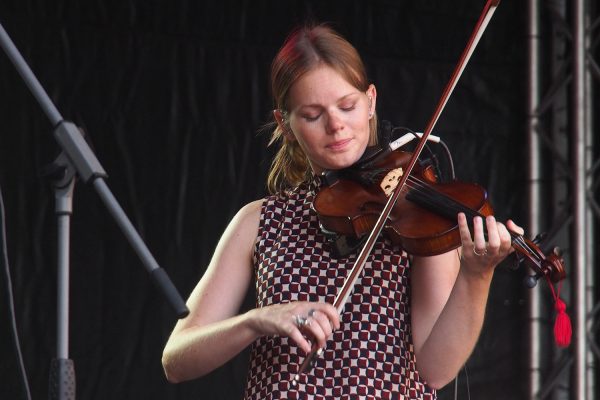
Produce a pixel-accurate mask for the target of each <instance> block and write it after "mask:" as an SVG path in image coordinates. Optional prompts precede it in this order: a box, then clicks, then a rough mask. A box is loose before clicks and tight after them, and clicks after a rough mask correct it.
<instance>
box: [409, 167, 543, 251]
mask: <svg viewBox="0 0 600 400" xmlns="http://www.w3.org/2000/svg"><path fill="white" fill-rule="evenodd" d="M406 186H407V188H408V189H405V188H402V189H403V190H404V191H405V196H406V195H408V194H409V193H410V192H411V191H413V192H414V193H418V195H419V201H422V202H423V203H425V205H428V206H430V207H432V208H434V209H435V210H440V208H441V209H442V210H444V211H445V212H446V213H448V214H447V215H455V214H456V213H458V212H463V213H465V215H466V216H467V218H468V219H470V220H472V219H473V217H475V216H479V217H482V218H485V216H484V215H483V214H481V213H480V212H478V211H476V210H473V209H472V208H469V207H467V206H465V205H464V204H462V203H460V202H458V201H456V200H454V199H453V198H451V197H450V196H448V195H446V194H445V193H442V192H439V191H438V190H435V189H434V188H433V187H431V185H429V184H428V183H427V182H424V181H422V180H420V179H419V178H415V177H414V176H409V178H408V180H407V183H406ZM484 234H485V232H484ZM509 234H510V236H511V239H512V241H513V242H514V243H516V244H517V245H519V246H520V247H521V248H522V249H524V250H525V251H527V253H529V254H530V255H531V256H532V257H534V258H535V259H536V260H537V261H538V262H539V256H538V254H537V252H535V251H533V249H531V247H530V246H529V244H528V243H527V242H526V241H525V240H524V238H523V235H520V234H517V233H514V232H512V231H509ZM486 236H487V235H486Z"/></svg>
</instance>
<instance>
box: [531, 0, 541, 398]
mask: <svg viewBox="0 0 600 400" xmlns="http://www.w3.org/2000/svg"><path fill="white" fill-rule="evenodd" d="M538 2H539V0H528V81H529V82H528V84H529V87H528V91H527V92H528V104H527V110H528V119H527V144H528V146H527V151H528V166H527V173H528V186H529V187H528V202H529V206H528V210H529V218H528V221H527V227H528V230H529V231H530V232H536V233H537V232H540V228H541V227H540V220H541V217H540V211H541V210H540V204H541V201H540V199H541V187H540V180H541V176H540V140H539V136H538V134H537V132H536V128H537V126H538V124H539V117H538V114H537V113H538V106H539V103H540V87H539V70H540V61H539V47H540V44H539V42H540V37H539V15H540V10H539V6H538ZM528 294H529V302H528V305H529V307H528V313H529V385H528V386H529V387H528V389H529V392H528V397H529V399H532V400H533V399H535V398H536V396H537V394H538V393H539V392H540V387H541V380H542V379H541V371H540V364H541V360H540V354H541V351H540V340H539V338H540V332H541V328H540V314H541V312H540V301H541V300H540V292H539V290H529V291H528Z"/></svg>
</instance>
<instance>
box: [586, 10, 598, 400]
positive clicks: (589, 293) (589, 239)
mask: <svg viewBox="0 0 600 400" xmlns="http://www.w3.org/2000/svg"><path fill="white" fill-rule="evenodd" d="M592 11H594V10H592V7H591V4H590V2H589V1H588V2H587V3H586V9H585V11H584V12H585V15H584V18H585V22H584V27H585V32H586V35H585V38H584V56H583V57H584V60H586V58H587V56H588V55H589V54H590V50H591V38H590V35H591V34H592V32H590V30H589V29H590V26H591V15H592ZM584 62H585V61H584ZM583 80H584V82H585V84H584V96H585V129H584V141H585V150H584V151H585V152H584V165H585V166H584V168H585V171H592V168H593V162H594V138H593V125H594V124H593V120H592V115H593V111H592V110H593V109H594V107H593V103H594V100H593V99H594V93H593V86H592V85H593V82H592V73H591V70H590V64H589V62H585V69H584V78H583ZM593 178H594V177H593V175H592V174H591V173H586V178H585V191H586V195H587V193H588V191H589V190H590V189H591V188H592V187H593V184H594V182H593V181H594V179H593ZM589 196H591V197H592V198H593V193H589ZM589 201H590V199H588V200H587V201H586V203H585V204H586V210H585V220H586V221H588V222H587V224H586V231H585V233H584V234H585V238H586V240H585V251H586V255H585V257H586V260H587V265H588V268H586V282H587V289H586V294H585V300H586V307H587V308H586V310H593V308H594V304H595V301H596V296H595V292H596V285H595V282H596V280H595V279H596V277H595V275H596V274H595V272H594V266H595V265H596V262H595V261H596V257H595V252H596V246H595V243H596V242H595V241H594V224H593V223H592V222H591V221H594V218H595V216H594V212H593V210H592V207H591V206H590V205H589ZM586 315H587V314H586ZM593 323H594V317H593V316H592V317H590V318H589V320H588V322H587V324H586V332H591V331H592V326H593ZM588 339H589V340H593V339H591V338H589V337H588ZM587 349H588V350H587V367H586V368H587V378H586V379H587V381H586V382H587V388H586V391H587V398H588V399H595V398H596V395H595V393H596V358H595V356H594V353H593V352H592V351H591V348H590V347H589V346H588V347H587Z"/></svg>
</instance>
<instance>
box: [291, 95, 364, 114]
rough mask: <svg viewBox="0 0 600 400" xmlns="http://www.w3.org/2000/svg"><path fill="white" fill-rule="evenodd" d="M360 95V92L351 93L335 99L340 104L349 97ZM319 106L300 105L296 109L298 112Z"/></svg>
mask: <svg viewBox="0 0 600 400" xmlns="http://www.w3.org/2000/svg"><path fill="white" fill-rule="evenodd" d="M358 94H360V92H352V93H348V94H347V95H344V96H342V97H340V98H339V99H337V101H336V103H339V102H342V101H344V100H345V99H346V98H348V97H351V96H355V95H358ZM320 107H321V104H302V105H300V106H298V107H297V109H298V110H300V109H303V108H320Z"/></svg>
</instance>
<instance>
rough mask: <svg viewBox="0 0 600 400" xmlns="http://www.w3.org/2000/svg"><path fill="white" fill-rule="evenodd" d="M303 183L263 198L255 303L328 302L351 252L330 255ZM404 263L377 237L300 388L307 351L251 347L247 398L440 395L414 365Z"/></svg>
mask: <svg viewBox="0 0 600 400" xmlns="http://www.w3.org/2000/svg"><path fill="white" fill-rule="evenodd" d="M313 197H314V190H312V189H310V187H309V185H301V186H300V187H299V188H297V189H296V190H294V191H293V192H291V193H287V194H285V195H281V196H271V197H268V198H267V199H266V200H265V202H264V203H263V206H262V213H261V220H260V221H261V222H260V228H259V237H258V242H257V246H256V249H255V254H254V257H255V260H254V262H255V266H256V269H255V272H256V290H257V300H256V301H257V303H256V305H257V307H265V306H268V305H270V304H276V303H286V302H290V301H297V300H300V301H326V302H329V303H333V302H334V299H335V296H336V294H337V291H338V288H340V287H341V286H342V284H343V282H344V279H345V277H346V276H347V274H348V272H349V271H350V269H351V268H352V266H353V264H354V261H355V259H356V254H353V255H351V256H349V257H347V258H342V259H334V258H333V257H332V256H331V255H330V253H329V251H328V249H327V245H326V244H324V243H325V238H324V237H323V235H322V234H321V232H320V229H319V223H318V220H317V216H316V214H315V211H314V210H313V209H312V208H311V203H312V199H313ZM409 279H410V278H409V262H408V258H407V255H406V253H405V252H403V251H401V250H400V249H399V248H397V247H395V246H394V245H393V244H391V243H390V242H389V241H387V240H378V241H377V243H376V244H375V247H374V249H373V251H372V254H371V255H370V256H369V258H368V261H367V263H366V265H365V268H364V270H363V271H362V274H361V276H360V277H359V279H358V281H357V284H356V286H355V287H354V289H353V292H352V294H351V295H350V298H349V300H348V303H347V304H346V305H345V308H344V310H343V312H342V315H341V329H339V330H338V331H336V332H334V334H333V337H332V338H331V339H330V340H329V341H328V343H327V348H326V349H325V351H324V353H323V354H322V355H321V356H320V358H319V359H318V360H317V362H316V364H315V366H314V367H313V369H312V370H310V372H308V373H306V374H303V375H302V376H301V378H300V382H299V385H298V387H292V385H291V381H292V378H293V377H294V375H295V374H296V373H297V371H298V368H299V365H300V364H301V363H302V361H303V360H304V357H305V354H304V352H303V351H302V350H300V349H299V348H298V347H297V346H296V345H295V344H294V343H293V342H292V341H291V340H288V338H287V337H262V338H260V339H258V340H257V341H256V342H255V343H254V344H253V346H252V352H251V357H250V366H249V372H248V378H247V383H246V392H245V398H246V399H261V400H262V399H307V398H308V399H356V398H361V399H426V400H433V399H436V393H435V391H434V390H433V389H430V388H429V387H428V386H427V385H426V384H425V382H424V381H423V380H421V379H420V377H419V373H418V372H417V370H416V367H415V356H414V353H413V346H412V338H411V332H410V305H409V304H410V303H409Z"/></svg>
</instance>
